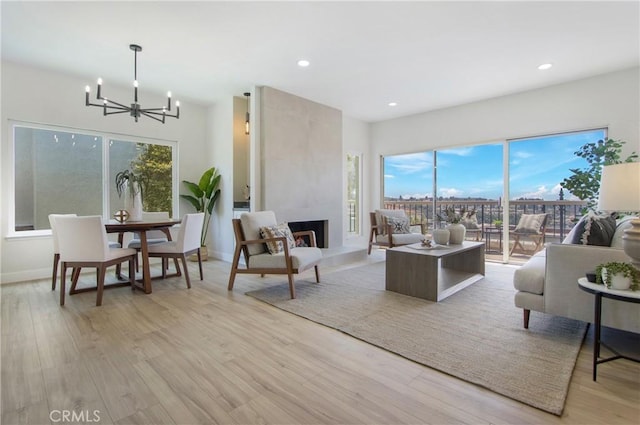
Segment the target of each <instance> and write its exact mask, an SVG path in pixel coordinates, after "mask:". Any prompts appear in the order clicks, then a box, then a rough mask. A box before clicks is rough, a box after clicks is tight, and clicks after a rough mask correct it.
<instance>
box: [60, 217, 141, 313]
mask: <svg viewBox="0 0 640 425" xmlns="http://www.w3.org/2000/svg"><path fill="white" fill-rule="evenodd" d="M54 221H55V227H56V234H57V238H58V245H59V248H60V263H61V271H60V305H64V298H65V284H66V282H65V280H66V274H67V268H69V267H72V268H74V269H75V270H77V272H75V271H74V281H73V284H72V287H71V290H70V291H69V293H70V294H73V293H77V292H81V291H75V285H76V282H77V274H76V273H78V274H79V270H80V268H82V267H95V268H96V269H97V277H98V282H97V286H96V289H97V291H98V293H97V296H96V306H100V305H102V294H103V291H104V288H105V284H104V278H105V271H106V268H107V267H110V266H113V265H117V264H121V263H123V262H125V261H128V262H129V282H128V284H130V285H131V287H132V288H133V287H134V283H135V271H134V268H133V262H134V259H135V256H136V250H135V249H129V248H110V247H109V239H108V238H107V231H106V230H105V227H104V223H103V221H102V217H100V216H84V217H76V216H61V217H56V218H55V219H54ZM117 286H122V283H118V284H117ZM89 289H94V288H89Z"/></svg>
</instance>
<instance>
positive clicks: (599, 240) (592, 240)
mask: <svg viewBox="0 0 640 425" xmlns="http://www.w3.org/2000/svg"><path fill="white" fill-rule="evenodd" d="M576 227H577V229H576V232H575V234H574V235H573V240H572V241H571V243H574V244H582V245H597V246H611V239H613V235H614V233H615V232H616V219H615V218H614V217H613V216H611V215H604V216H599V215H596V214H594V213H592V212H590V213H588V214H587V215H585V216H584V217H582V219H580V221H579V222H578V224H576Z"/></svg>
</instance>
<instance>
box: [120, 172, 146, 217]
mask: <svg viewBox="0 0 640 425" xmlns="http://www.w3.org/2000/svg"><path fill="white" fill-rule="evenodd" d="M115 183H116V192H117V193H118V196H119V197H120V198H122V194H123V193H126V195H125V198H124V209H125V210H127V212H128V213H129V220H131V221H140V220H142V193H143V191H144V187H145V183H146V182H145V180H144V178H143V176H141V175H139V174H136V173H134V172H133V171H131V170H123V171H120V172H119V173H118V174H116V181H115Z"/></svg>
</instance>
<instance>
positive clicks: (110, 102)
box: [102, 97, 131, 110]
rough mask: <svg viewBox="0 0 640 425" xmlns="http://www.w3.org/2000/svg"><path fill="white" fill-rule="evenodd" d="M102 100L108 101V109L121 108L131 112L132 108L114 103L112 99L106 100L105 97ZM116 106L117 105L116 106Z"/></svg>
mask: <svg viewBox="0 0 640 425" xmlns="http://www.w3.org/2000/svg"><path fill="white" fill-rule="evenodd" d="M102 100H106V101H107V108H115V107H119V108H124V109H128V110H131V107H130V106H127V105H123V104H122V103H118V102H114V101H113V100H111V99H106V98H104V97H103V98H102ZM114 105H116V106H114Z"/></svg>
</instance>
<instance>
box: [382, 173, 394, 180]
mask: <svg viewBox="0 0 640 425" xmlns="http://www.w3.org/2000/svg"><path fill="white" fill-rule="evenodd" d="M384 178H385V179H395V178H396V176H394V175H393V174H385V175H384Z"/></svg>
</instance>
